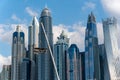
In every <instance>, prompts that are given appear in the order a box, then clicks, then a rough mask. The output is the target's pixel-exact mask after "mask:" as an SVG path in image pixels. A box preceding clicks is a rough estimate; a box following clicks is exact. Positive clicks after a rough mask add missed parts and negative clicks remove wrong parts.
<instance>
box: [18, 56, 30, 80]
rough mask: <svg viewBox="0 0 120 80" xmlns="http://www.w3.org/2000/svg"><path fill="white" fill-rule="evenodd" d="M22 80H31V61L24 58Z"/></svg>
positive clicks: (21, 72)
mask: <svg viewBox="0 0 120 80" xmlns="http://www.w3.org/2000/svg"><path fill="white" fill-rule="evenodd" d="M20 80H31V61H30V59H29V58H23V59H22V60H21V63H20Z"/></svg>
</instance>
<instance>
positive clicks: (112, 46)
mask: <svg viewBox="0 0 120 80" xmlns="http://www.w3.org/2000/svg"><path fill="white" fill-rule="evenodd" d="M103 31H104V44H105V50H106V56H107V62H108V69H109V73H110V79H111V80H120V69H119V68H118V67H120V58H119V53H118V43H117V20H116V19H115V18H107V19H105V20H103Z"/></svg>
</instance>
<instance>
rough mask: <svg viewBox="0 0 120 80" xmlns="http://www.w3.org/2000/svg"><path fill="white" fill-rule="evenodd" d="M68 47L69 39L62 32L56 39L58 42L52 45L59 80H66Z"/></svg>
mask: <svg viewBox="0 0 120 80" xmlns="http://www.w3.org/2000/svg"><path fill="white" fill-rule="evenodd" d="M68 46H69V38H68V37H67V35H65V33H64V31H62V33H61V34H60V36H59V37H58V41H57V42H56V44H55V45H54V58H55V62H56V66H57V71H58V74H59V77H60V80H67V73H66V71H67V62H66V61H67V50H68ZM55 80H57V78H56V75H55Z"/></svg>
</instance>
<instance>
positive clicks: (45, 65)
mask: <svg viewBox="0 0 120 80" xmlns="http://www.w3.org/2000/svg"><path fill="white" fill-rule="evenodd" d="M41 23H42V24H43V25H44V28H45V32H46V34H47V37H48V41H49V44H50V47H51V50H52V52H53V33H52V18H51V14H50V11H49V10H48V8H44V9H43V11H42V13H41V17H40V19H39V48H42V49H46V50H47V51H46V52H42V53H39V54H37V55H36V56H37V58H36V59H37V71H38V72H37V74H38V75H37V77H38V79H37V80H54V67H53V63H52V59H51V56H50V51H49V48H48V44H47V41H46V38H45V34H44V32H43V29H42V25H41Z"/></svg>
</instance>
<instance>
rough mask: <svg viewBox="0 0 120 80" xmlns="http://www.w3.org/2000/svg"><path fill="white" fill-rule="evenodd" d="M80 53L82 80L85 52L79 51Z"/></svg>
mask: <svg viewBox="0 0 120 80" xmlns="http://www.w3.org/2000/svg"><path fill="white" fill-rule="evenodd" d="M80 55H81V75H82V80H85V52H80Z"/></svg>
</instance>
